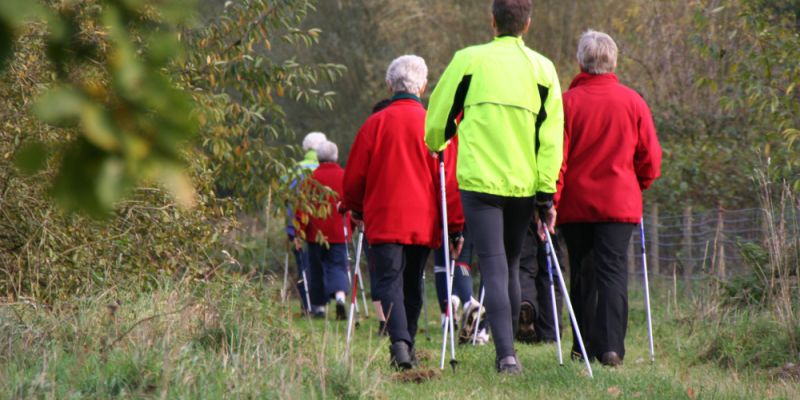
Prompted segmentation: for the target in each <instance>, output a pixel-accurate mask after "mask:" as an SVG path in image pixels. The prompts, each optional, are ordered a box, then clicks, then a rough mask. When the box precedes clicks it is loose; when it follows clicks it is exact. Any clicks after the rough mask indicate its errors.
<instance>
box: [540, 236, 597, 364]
mask: <svg viewBox="0 0 800 400" xmlns="http://www.w3.org/2000/svg"><path fill="white" fill-rule="evenodd" d="M542 227H543V228H544V234H545V239H546V241H545V246H548V247H549V248H550V250H549V251H550V254H551V256H552V255H553V254H555V252H556V250H555V248H554V247H553V241H552V239H551V238H550V231H549V230H547V225H545V223H544V221H542ZM550 258H551V259H552V260H553V264H555V268H554V269H555V270H556V275H558V284H559V287H560V288H561V294H562V295H563V296H564V303H566V305H567V311H569V319H570V320H571V321H572V329H574V330H575V336H576V337H577V338H578V344H579V345H580V346H581V355H583V363H584V364H586V371H587V372H588V373H589V377H590V378H594V374H592V366H591V365H589V357H588V356H587V355H586V346H584V345H583V337H582V336H581V329H580V328H579V327H578V319H577V318H575V310H573V309H572V302H571V301H570V300H569V292H567V285H566V284H565V283H564V274H562V273H561V266H560V265H559V264H558V258H556V257H554V256H552V257H550Z"/></svg>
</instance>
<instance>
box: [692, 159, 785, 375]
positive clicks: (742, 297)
mask: <svg viewBox="0 0 800 400" xmlns="http://www.w3.org/2000/svg"><path fill="white" fill-rule="evenodd" d="M755 181H756V183H757V185H758V188H759V195H760V201H761V204H762V208H763V216H764V218H763V223H762V227H761V228H762V231H763V237H762V238H761V240H760V241H758V242H750V243H740V244H739V251H740V252H741V254H742V256H743V258H744V259H745V260H746V261H747V262H748V264H749V266H750V267H751V269H750V271H748V272H747V273H745V274H743V275H739V276H735V277H732V278H731V279H729V280H727V281H723V282H721V281H719V280H718V279H716V278H715V277H710V279H708V280H707V282H709V283H708V287H707V288H706V289H707V290H705V291H704V292H703V293H704V295H703V296H702V297H699V298H696V299H695V300H694V307H693V309H692V311H693V312H692V313H690V316H689V318H684V322H686V323H687V324H686V325H688V326H689V327H690V331H692V330H695V329H696V330H697V331H698V332H699V335H698V337H697V338H696V340H695V344H696V347H695V348H696V349H697V350H698V353H699V355H700V359H701V360H703V359H707V360H713V361H715V362H717V363H719V364H720V365H722V366H724V367H729V368H733V369H736V370H740V369H746V368H756V369H763V368H776V367H781V366H783V365H784V364H787V363H796V362H797V360H798V359H800V341H799V340H800V308H799V307H800V285H798V282H799V281H798V277H800V202H798V201H799V200H800V197H798V196H797V193H795V192H794V191H793V190H792V188H791V186H790V185H788V184H776V183H773V182H771V181H770V180H769V178H768V177H767V176H766V175H765V174H764V173H757V174H756V177H755ZM715 246H716V244H715ZM714 252H715V253H714V254H716V253H717V250H716V249H714ZM709 270H711V271H713V270H714V266H711V268H709Z"/></svg>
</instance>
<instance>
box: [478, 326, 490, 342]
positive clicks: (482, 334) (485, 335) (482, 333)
mask: <svg viewBox="0 0 800 400" xmlns="http://www.w3.org/2000/svg"><path fill="white" fill-rule="evenodd" d="M486 343H489V332H487V331H486V328H483V329H481V330H479V331H478V337H477V338H475V344H476V345H479V346H483V345H485V344H486Z"/></svg>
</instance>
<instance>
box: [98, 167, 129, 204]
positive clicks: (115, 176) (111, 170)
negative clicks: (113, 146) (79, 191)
mask: <svg viewBox="0 0 800 400" xmlns="http://www.w3.org/2000/svg"><path fill="white" fill-rule="evenodd" d="M124 177H125V163H124V162H123V161H122V160H121V159H120V158H117V157H109V158H107V159H105V160H104V161H103V163H102V164H101V166H100V173H99V175H98V176H97V181H96V182H95V193H96V194H97V199H98V201H99V203H100V205H101V206H102V207H104V208H106V209H111V208H112V207H113V206H114V203H116V202H117V200H119V199H120V198H121V197H122V195H123V192H124V188H125V179H124Z"/></svg>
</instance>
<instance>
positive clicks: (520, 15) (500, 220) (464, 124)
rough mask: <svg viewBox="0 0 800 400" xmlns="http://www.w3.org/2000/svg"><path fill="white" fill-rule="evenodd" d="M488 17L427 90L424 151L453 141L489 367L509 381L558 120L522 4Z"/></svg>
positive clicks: (554, 87)
mask: <svg viewBox="0 0 800 400" xmlns="http://www.w3.org/2000/svg"><path fill="white" fill-rule="evenodd" d="M492 15H493V17H494V18H493V24H492V25H493V27H494V31H495V36H496V37H495V38H494V40H492V41H491V42H489V43H486V44H483V45H477V46H472V47H467V48H465V49H462V50H460V51H458V52H457V53H456V54H455V56H454V57H453V60H452V61H451V62H450V64H449V65H448V66H447V68H446V69H445V71H444V74H443V75H442V77H441V78H440V80H439V83H438V84H437V85H436V88H435V90H434V91H433V94H432V95H431V98H430V101H429V105H428V114H427V118H426V121H425V142H426V144H427V146H428V148H429V149H430V150H432V151H441V150H442V149H444V148H445V147H446V146H447V145H448V143H449V140H450V139H451V138H453V136H455V135H456V133H457V134H458V160H457V173H456V176H457V178H458V184H459V187H460V191H461V202H462V204H463V207H464V214H465V217H466V223H467V224H468V225H469V230H470V232H474V234H475V236H474V241H475V250H476V251H477V254H478V257H479V259H480V269H481V276H482V278H483V280H484V285H485V288H486V310H487V316H488V319H489V324H490V326H491V329H492V335H494V342H495V352H496V359H495V367H496V368H497V371H498V372H500V373H511V374H516V373H520V372H521V371H522V365H521V364H520V362H519V359H517V356H516V352H515V351H514V334H515V332H516V330H517V327H518V323H519V312H520V286H519V258H520V252H521V247H522V241H523V240H524V238H525V231H526V229H527V228H528V226H530V224H531V222H532V220H533V219H534V213H535V211H536V210H537V209H538V210H539V214H537V215H536V217H535V218H536V220H537V221H538V219H539V215H542V216H543V217H544V218H545V219H546V224H547V226H548V229H549V230H550V231H553V226H554V223H555V216H556V215H555V209H554V208H553V201H552V199H553V194H554V193H555V191H556V180H557V179H558V173H559V169H560V167H561V160H562V157H563V139H564V111H563V109H562V105H561V87H560V85H559V82H558V75H557V74H556V70H555V67H554V66H553V63H552V62H551V61H550V60H548V59H547V58H545V57H544V56H542V55H540V54H538V53H536V52H535V51H533V50H531V49H529V48H528V47H526V46H525V43H524V42H523V40H522V38H521V36H522V35H523V34H524V33H526V32H527V30H528V28H529V27H530V24H531V18H530V15H531V0H494V2H493V4H492ZM538 225H539V224H538V223H537V226H538ZM539 233H540V235H543V234H544V231H543V230H541V229H540V232H539Z"/></svg>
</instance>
